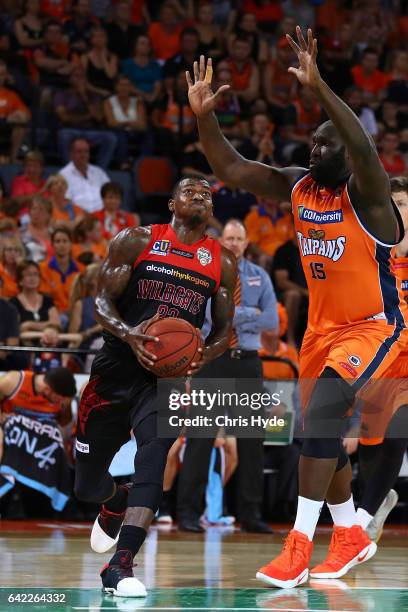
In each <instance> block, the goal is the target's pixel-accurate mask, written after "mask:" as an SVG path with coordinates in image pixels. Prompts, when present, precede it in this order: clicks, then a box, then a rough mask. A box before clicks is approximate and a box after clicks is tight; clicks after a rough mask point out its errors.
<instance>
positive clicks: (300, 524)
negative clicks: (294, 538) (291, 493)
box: [293, 495, 324, 541]
mask: <svg viewBox="0 0 408 612" xmlns="http://www.w3.org/2000/svg"><path fill="white" fill-rule="evenodd" d="M323 504H324V500H323V501H315V500H314V499H307V498H306V497H301V496H300V495H299V497H298V507H297V512H296V521H295V524H294V525H293V529H296V531H300V532H301V533H304V534H305V535H307V537H308V538H309V540H310V541H312V540H313V536H314V532H315V531H316V525H317V521H318V520H319V516H320V512H321V510H322V507H323Z"/></svg>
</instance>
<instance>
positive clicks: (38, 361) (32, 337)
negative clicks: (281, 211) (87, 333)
mask: <svg viewBox="0 0 408 612" xmlns="http://www.w3.org/2000/svg"><path fill="white" fill-rule="evenodd" d="M20 339H21V341H22V343H23V344H26V345H27V346H39V347H42V348H44V351H43V352H41V353H39V352H36V353H35V354H33V357H32V360H31V367H30V369H31V370H32V371H33V372H35V373H37V374H43V373H44V372H48V370H50V369H51V368H58V367H60V366H70V365H71V363H72V361H71V359H70V356H69V353H59V352H56V351H55V350H54V349H55V348H58V347H59V346H61V345H63V346H67V343H70V345H71V343H72V346H79V343H80V342H81V336H80V335H79V334H69V333H63V332H61V327H60V325H55V324H53V323H47V325H46V326H45V327H44V329H43V330H42V331H25V332H21V333H20ZM72 365H74V364H72ZM74 369H75V368H74Z"/></svg>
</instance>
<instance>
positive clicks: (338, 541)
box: [327, 529, 354, 563]
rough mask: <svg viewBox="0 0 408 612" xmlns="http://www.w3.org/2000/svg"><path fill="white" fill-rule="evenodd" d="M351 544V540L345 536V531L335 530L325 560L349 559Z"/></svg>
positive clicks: (346, 560) (343, 560)
mask: <svg viewBox="0 0 408 612" xmlns="http://www.w3.org/2000/svg"><path fill="white" fill-rule="evenodd" d="M353 544H354V543H353V541H352V540H351V539H350V538H348V537H347V533H346V531H343V530H340V529H339V530H336V531H335V532H334V533H333V536H332V539H331V542H330V546H329V555H328V559H327V562H328V563H331V562H340V563H347V562H348V561H350V546H353Z"/></svg>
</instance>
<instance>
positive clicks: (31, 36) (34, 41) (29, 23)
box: [14, 0, 43, 51]
mask: <svg viewBox="0 0 408 612" xmlns="http://www.w3.org/2000/svg"><path fill="white" fill-rule="evenodd" d="M14 33H15V35H16V39H17V43H18V45H19V46H20V47H21V48H22V49H27V50H28V51H29V50H32V49H35V48H37V47H39V45H41V43H42V41H43V22H42V21H41V18H40V2H39V0H26V2H25V3H24V12H23V15H22V17H20V18H19V19H16V21H15V23H14Z"/></svg>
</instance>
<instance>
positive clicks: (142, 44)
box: [121, 34, 162, 104]
mask: <svg viewBox="0 0 408 612" xmlns="http://www.w3.org/2000/svg"><path fill="white" fill-rule="evenodd" d="M121 71H122V73H123V74H124V75H125V76H127V77H128V78H129V80H130V81H131V83H132V85H133V90H134V93H135V94H136V95H137V96H139V97H140V98H141V99H142V100H144V101H145V102H147V103H149V104H152V103H153V102H155V101H156V100H157V99H158V97H159V95H160V93H161V91H162V82H161V79H162V73H161V68H160V65H159V63H158V62H157V61H156V60H155V59H154V58H153V56H152V45H151V42H150V39H149V37H148V36H146V35H145V34H140V36H138V38H137V40H136V42H135V48H134V54H133V57H129V58H127V59H125V60H123V61H122V64H121Z"/></svg>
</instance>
